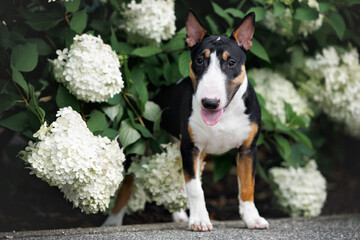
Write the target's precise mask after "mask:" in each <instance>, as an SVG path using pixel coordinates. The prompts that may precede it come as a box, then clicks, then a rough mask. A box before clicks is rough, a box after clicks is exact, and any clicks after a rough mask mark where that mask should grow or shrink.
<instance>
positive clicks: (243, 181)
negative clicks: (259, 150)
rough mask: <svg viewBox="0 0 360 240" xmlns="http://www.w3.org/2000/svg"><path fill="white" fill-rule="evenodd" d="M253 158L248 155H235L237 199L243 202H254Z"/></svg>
mask: <svg viewBox="0 0 360 240" xmlns="http://www.w3.org/2000/svg"><path fill="white" fill-rule="evenodd" d="M252 173H253V159H252V158H251V157H250V156H248V155H243V156H241V155H240V154H238V157H237V175H238V181H239V183H240V185H239V199H240V200H241V201H244V202H254V186H255V177H254V176H253V174H252Z"/></svg>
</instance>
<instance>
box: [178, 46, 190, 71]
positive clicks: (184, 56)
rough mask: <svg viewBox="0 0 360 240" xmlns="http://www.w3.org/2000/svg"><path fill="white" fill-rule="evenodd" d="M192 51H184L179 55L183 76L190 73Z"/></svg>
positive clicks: (180, 69)
mask: <svg viewBox="0 0 360 240" xmlns="http://www.w3.org/2000/svg"><path fill="white" fill-rule="evenodd" d="M190 61H191V58H190V52H189V51H184V52H183V53H181V55H180V57H179V71H180V73H181V76H183V77H187V76H189V75H190Z"/></svg>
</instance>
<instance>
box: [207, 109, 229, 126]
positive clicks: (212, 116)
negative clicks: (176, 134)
mask: <svg viewBox="0 0 360 240" xmlns="http://www.w3.org/2000/svg"><path fill="white" fill-rule="evenodd" d="M223 113H224V109H223V108H222V109H219V110H208V109H204V108H201V117H202V119H203V121H204V123H205V124H206V125H208V126H214V125H215V124H217V123H218V122H219V121H220V119H221V117H222V115H223Z"/></svg>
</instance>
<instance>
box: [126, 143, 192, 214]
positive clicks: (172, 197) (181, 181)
mask: <svg viewBox="0 0 360 240" xmlns="http://www.w3.org/2000/svg"><path fill="white" fill-rule="evenodd" d="M163 148H164V149H165V151H164V152H163V153H158V154H155V155H153V156H151V157H142V158H137V159H133V162H132V164H131V166H130V168H129V173H132V174H134V176H135V179H136V181H135V185H136V187H137V188H142V189H144V190H145V192H147V193H148V195H149V197H150V200H151V201H154V202H155V203H156V204H157V205H163V206H164V207H165V208H166V209H168V210H169V211H170V212H176V211H179V210H180V209H187V195H186V190H185V178H184V173H183V169H182V160H181V155H180V147H179V144H178V143H169V144H167V145H163ZM139 197H143V196H141V195H140V194H139ZM132 201H134V202H137V201H139V200H137V199H135V198H134V199H131V200H130V205H132V203H131V202H132Z"/></svg>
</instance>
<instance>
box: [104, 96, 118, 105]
mask: <svg viewBox="0 0 360 240" xmlns="http://www.w3.org/2000/svg"><path fill="white" fill-rule="evenodd" d="M120 100H121V94H120V93H117V94H115V95H114V96H113V97H111V98H109V99H108V100H107V103H108V104H110V105H116V104H118V103H120Z"/></svg>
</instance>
